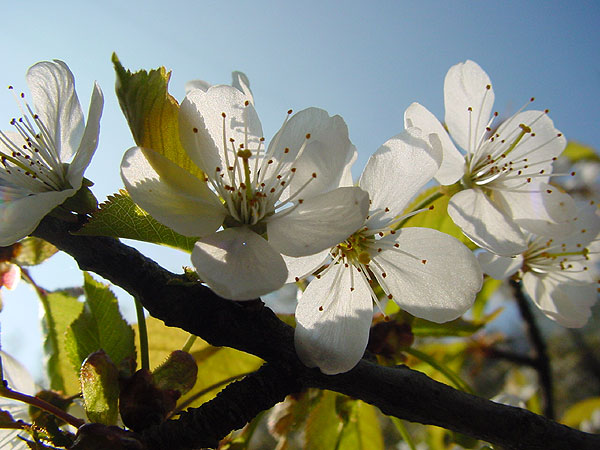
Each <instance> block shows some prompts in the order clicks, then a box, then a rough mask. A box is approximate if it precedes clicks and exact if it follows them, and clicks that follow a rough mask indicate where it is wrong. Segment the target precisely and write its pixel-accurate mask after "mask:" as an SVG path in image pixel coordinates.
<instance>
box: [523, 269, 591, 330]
mask: <svg viewBox="0 0 600 450" xmlns="http://www.w3.org/2000/svg"><path fill="white" fill-rule="evenodd" d="M523 287H524V289H525V292H526V293H527V295H529V297H531V299H532V300H533V301H534V302H535V304H536V305H537V306H538V308H540V310H541V311H542V312H543V313H544V314H545V315H546V316H548V317H549V318H550V319H552V320H555V321H556V322H558V323H559V324H561V325H562V326H564V327H568V328H580V327H582V326H584V325H585V324H586V323H587V321H588V319H589V318H590V316H591V314H592V313H591V307H592V306H593V305H594V304H595V303H596V300H597V299H598V292H597V291H596V286H595V283H589V284H572V283H560V282H558V281H557V280H555V279H554V278H552V277H551V276H548V275H546V276H543V277H539V276H537V275H535V274H534V273H531V272H527V273H526V274H525V275H524V276H523Z"/></svg>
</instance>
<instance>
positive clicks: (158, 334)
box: [136, 317, 263, 406]
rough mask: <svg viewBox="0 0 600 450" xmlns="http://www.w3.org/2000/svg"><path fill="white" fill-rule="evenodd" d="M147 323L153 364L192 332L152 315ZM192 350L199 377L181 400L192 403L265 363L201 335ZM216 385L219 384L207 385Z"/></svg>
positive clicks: (165, 356) (184, 340)
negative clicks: (216, 386)
mask: <svg viewBox="0 0 600 450" xmlns="http://www.w3.org/2000/svg"><path fill="white" fill-rule="evenodd" d="M146 327H147V328H148V351H149V355H150V365H151V366H154V367H155V366H157V365H158V364H160V363H161V362H162V361H165V360H166V359H167V358H168V357H169V355H170V354H171V352H172V351H173V350H174V349H177V348H181V347H183V345H184V344H185V342H186V341H187V338H188V336H189V333H187V332H186V331H183V330H182V329H180V328H174V327H167V326H165V324H164V323H163V322H161V321H160V320H158V319H154V318H153V317H147V318H146ZM136 328H137V327H136ZM136 343H137V340H136ZM190 354H191V355H192V356H193V357H194V359H195V361H196V363H197V364H198V375H197V381H196V384H195V386H194V387H193V389H192V390H191V391H189V392H188V393H187V394H185V396H182V397H181V398H180V399H179V402H178V403H179V404H181V403H183V402H186V403H187V404H189V406H199V405H201V404H202V403H204V402H206V401H208V400H210V399H212V398H213V397H215V395H216V394H217V392H218V391H219V390H221V389H222V387H224V386H225V384H228V383H230V382H232V381H233V380H232V378H235V377H237V376H239V375H243V374H246V373H249V372H253V371H255V370H258V368H259V367H260V366H261V365H262V363H263V361H262V360H261V359H260V358H257V357H256V356H253V355H249V354H248V353H244V352H240V351H238V350H234V349H232V348H227V347H213V346H211V345H209V344H208V343H206V342H205V341H203V340H202V339H199V338H198V339H196V341H195V342H194V345H192V347H191V348H190ZM221 383H222V384H221ZM215 385H219V388H218V389H217V388H215V389H210V390H209V389H208V388H210V387H212V386H215Z"/></svg>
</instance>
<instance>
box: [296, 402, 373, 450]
mask: <svg viewBox="0 0 600 450" xmlns="http://www.w3.org/2000/svg"><path fill="white" fill-rule="evenodd" d="M305 437H306V448H310V449H311V450H312V449H314V450H328V449H339V450H367V449H368V450H371V449H373V450H379V449H383V448H384V447H383V436H382V433H381V427H380V425H379V420H378V418H377V412H376V410H375V408H374V407H373V406H371V405H368V404H366V403H363V402H361V401H360V400H353V399H351V398H349V397H346V396H344V395H340V394H337V393H335V392H330V391H324V392H323V393H322V395H321V398H320V399H319V400H318V403H317V404H316V406H315V407H314V408H313V409H312V411H311V412H310V414H309V416H308V420H307V422H306V433H305Z"/></svg>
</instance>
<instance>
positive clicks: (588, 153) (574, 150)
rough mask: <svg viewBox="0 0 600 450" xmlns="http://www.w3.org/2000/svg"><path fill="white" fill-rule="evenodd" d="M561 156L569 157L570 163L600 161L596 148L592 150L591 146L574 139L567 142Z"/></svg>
mask: <svg viewBox="0 0 600 450" xmlns="http://www.w3.org/2000/svg"><path fill="white" fill-rule="evenodd" d="M561 156H565V157H567V158H569V160H570V161H571V163H576V162H579V161H594V162H600V157H599V156H598V153H597V152H596V150H594V149H593V148H592V147H589V146H587V145H584V144H581V143H579V142H575V141H570V142H569V143H568V144H567V147H566V148H565V150H564V152H563V153H562V155H561Z"/></svg>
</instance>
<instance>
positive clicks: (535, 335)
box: [510, 280, 554, 419]
mask: <svg viewBox="0 0 600 450" xmlns="http://www.w3.org/2000/svg"><path fill="white" fill-rule="evenodd" d="M510 287H511V288H512V290H513V294H514V296H515V299H516V301H517V305H518V307H519V312H520V313H521V317H522V318H523V321H524V323H525V332H526V333H527V338H528V340H529V343H530V344H531V347H532V351H533V359H534V362H535V364H534V365H533V368H534V369H535V370H536V372H537V374H538V378H539V383H540V387H541V390H542V399H543V401H544V415H545V416H546V417H548V418H550V419H554V393H553V382H552V368H551V367H550V358H548V350H547V349H546V342H545V341H544V338H543V337H542V333H541V332H540V329H539V327H538V325H537V322H536V320H535V317H533V313H532V312H531V308H530V306H529V301H528V300H527V299H526V298H525V294H523V290H522V289H521V283H520V282H518V281H515V280H510Z"/></svg>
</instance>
